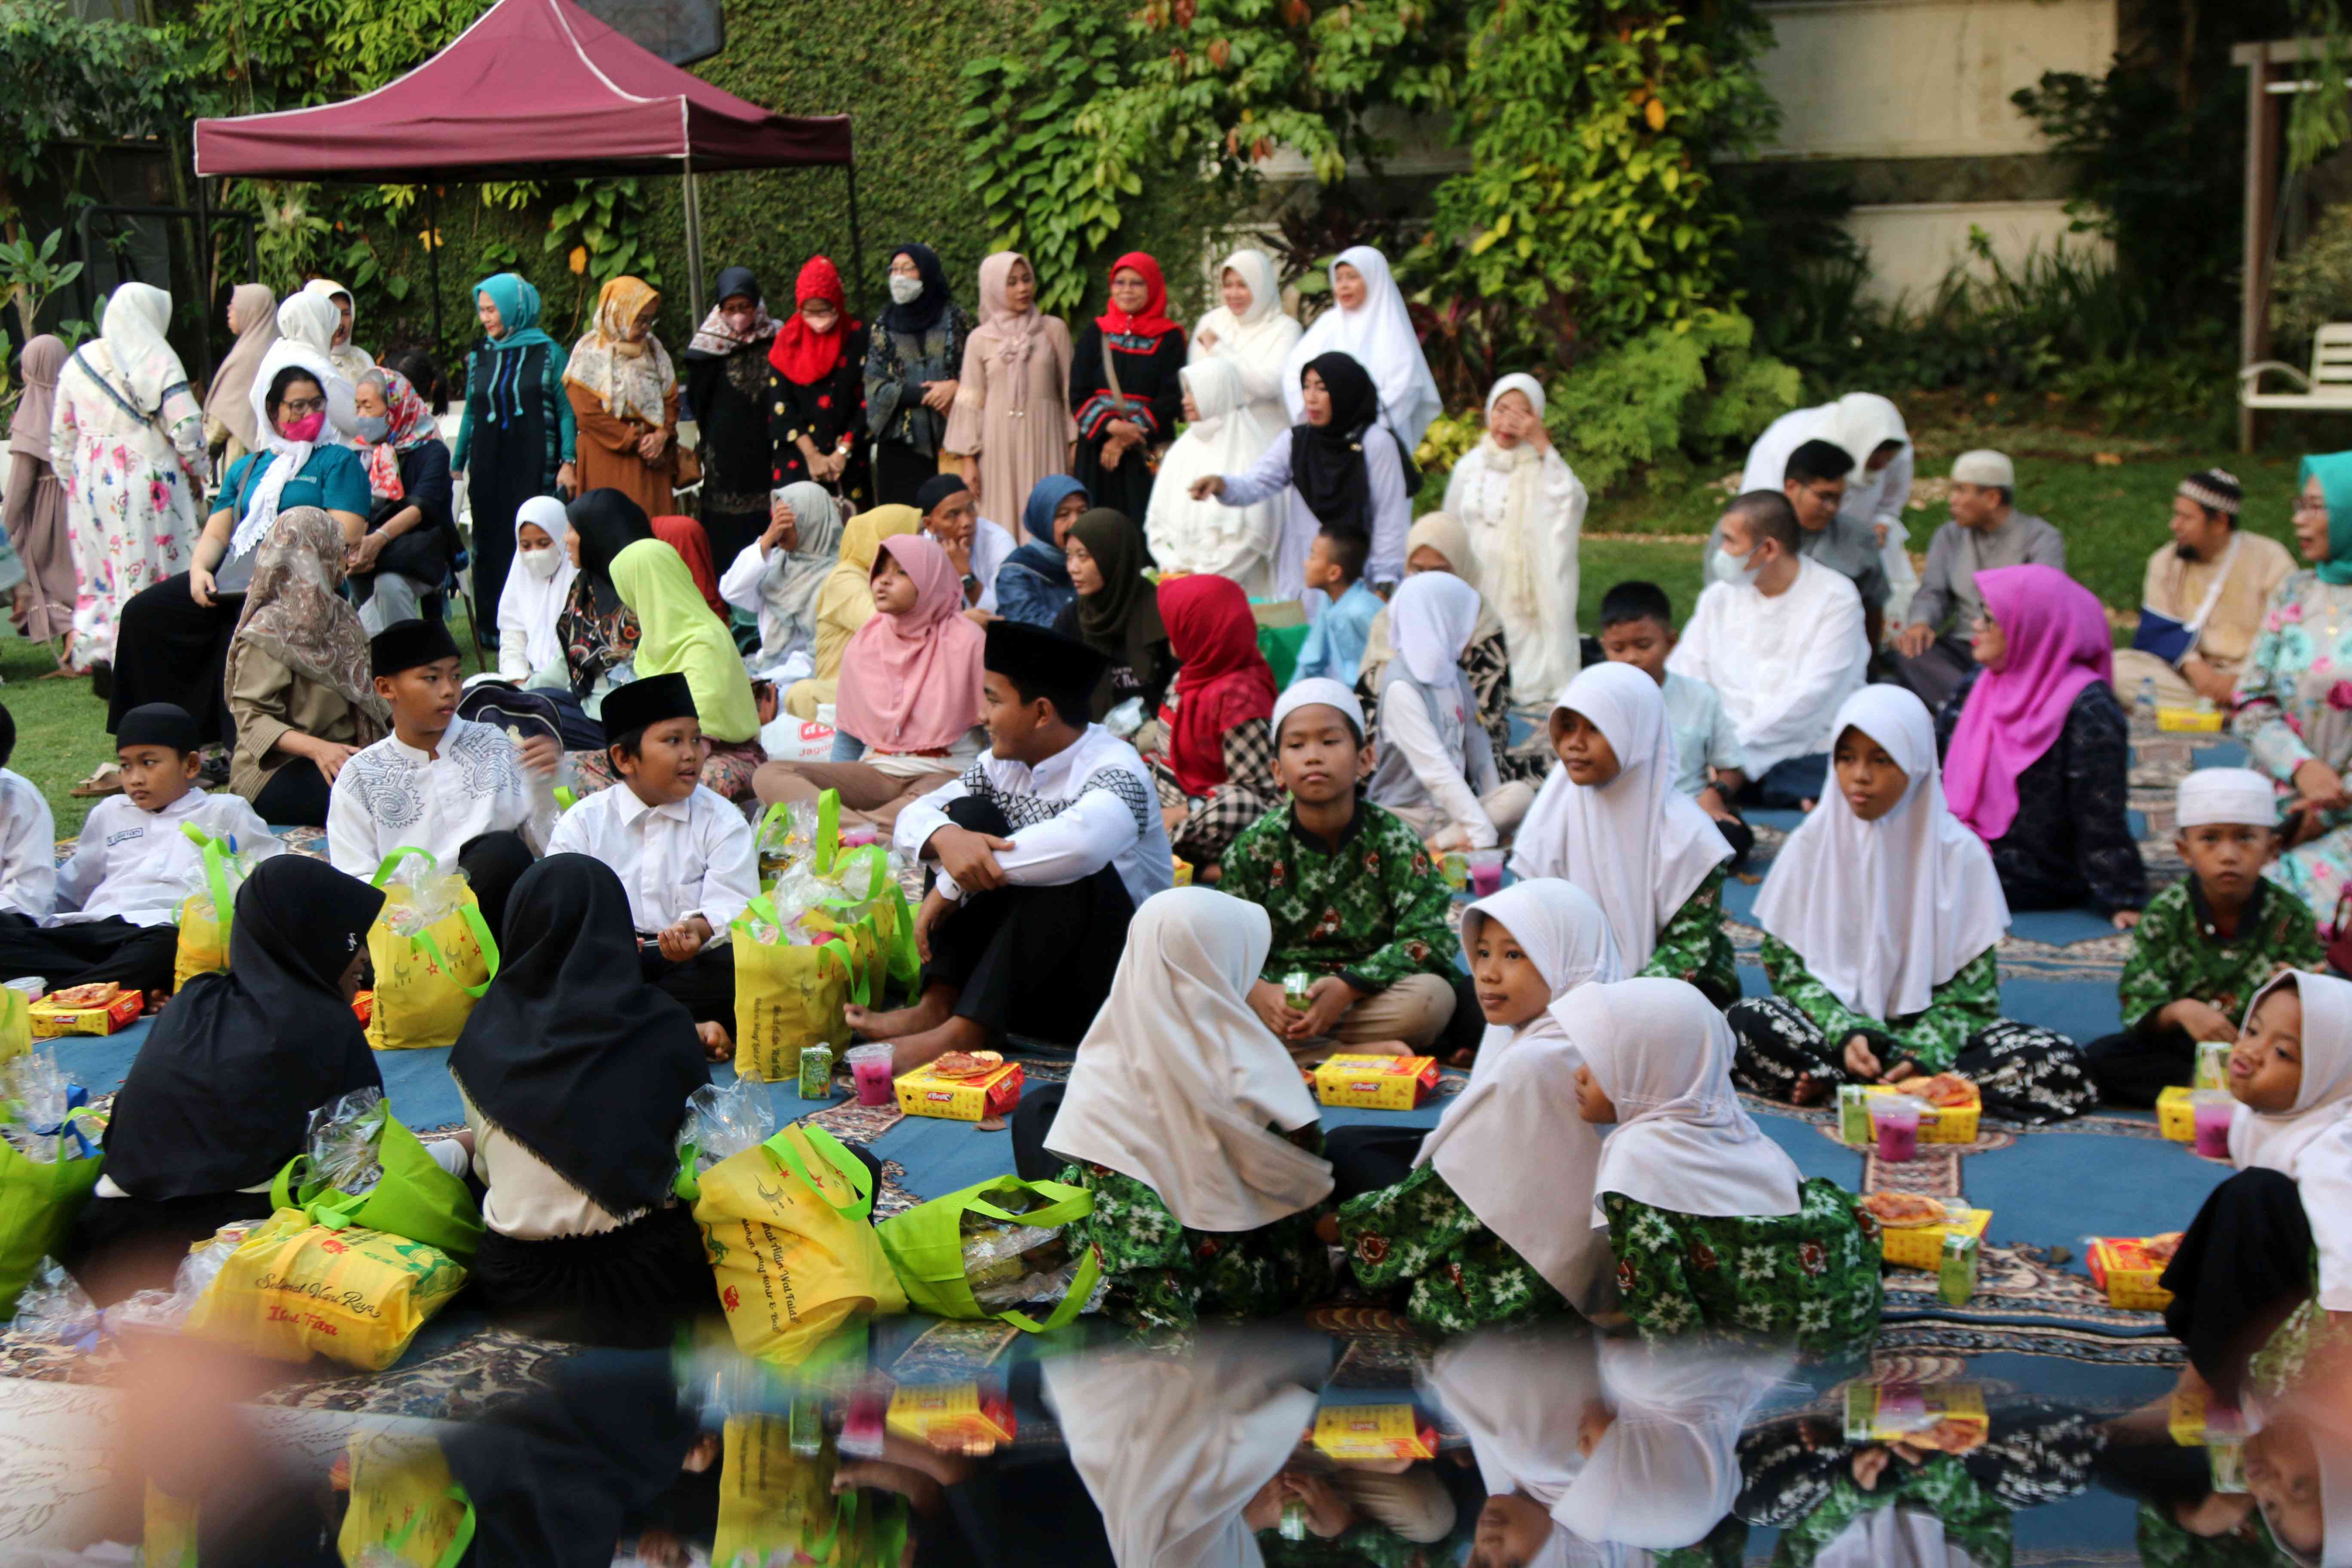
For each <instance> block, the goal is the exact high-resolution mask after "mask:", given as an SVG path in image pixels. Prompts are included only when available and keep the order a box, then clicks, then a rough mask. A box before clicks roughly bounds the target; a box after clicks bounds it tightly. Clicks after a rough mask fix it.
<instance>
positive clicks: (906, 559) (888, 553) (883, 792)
mask: <svg viewBox="0 0 2352 1568" xmlns="http://www.w3.org/2000/svg"><path fill="white" fill-rule="evenodd" d="M873 585H874V608H875V611H876V614H875V616H874V617H873V619H871V620H869V621H867V622H866V624H865V625H864V626H860V627H858V629H857V632H856V635H855V636H854V637H851V638H850V639H849V646H848V647H845V648H844V649H843V650H842V655H841V686H840V690H839V693H838V695H837V696H836V697H835V700H834V724H835V730H836V731H837V734H838V736H839V737H841V738H843V739H848V740H853V741H855V742H856V744H858V745H861V746H863V747H864V748H865V757H864V759H863V760H862V761H857V762H826V763H768V764H766V765H765V766H763V767H762V768H761V769H760V771H759V772H758V773H755V774H753V775H752V779H751V787H752V789H753V790H755V791H756V792H758V794H759V796H760V798H761V801H763V802H766V803H768V804H770V805H773V804H774V803H775V802H777V801H780V800H809V801H813V800H814V799H816V797H817V796H818V795H821V794H823V793H824V791H826V790H829V789H831V790H838V791H840V792H841V805H842V812H841V819H842V820H843V821H844V822H845V823H846V822H864V823H871V824H873V825H874V826H877V827H880V828H881V829H883V830H884V831H885V832H887V831H888V830H889V828H890V826H891V825H892V824H893V823H895V822H897V821H898V811H899V808H900V807H902V806H904V805H906V804H907V803H908V801H910V800H914V799H917V798H918V797H919V796H921V795H928V794H929V793H930V792H931V791H932V790H935V789H937V788H938V787H939V786H940V785H941V784H946V783H947V782H948V781H949V780H950V779H952V778H954V777H956V776H957V775H958V774H960V773H962V772H963V771H964V770H965V769H966V768H968V767H970V766H971V763H973V762H974V761H976V760H977V759H978V758H979V755H980V746H981V734H980V731H977V730H976V729H975V728H974V726H975V725H977V724H978V723H979V722H980V720H981V699H980V683H981V655H982V649H983V648H984V647H985V643H986V639H985V638H984V637H982V635H981V630H980V628H979V627H978V626H974V625H973V624H972V623H971V622H970V621H968V620H966V619H964V617H963V615H962V613H961V612H962V610H963V584H962V580H961V576H960V575H959V574H958V573H957V571H956V569H955V565H954V563H952V562H950V560H949V559H948V552H946V551H945V550H943V549H941V548H940V545H939V543H938V542H936V541H934V540H933V539H932V538H931V537H930V536H929V535H928V534H921V533H908V534H901V535H899V536H898V537H896V538H892V539H886V540H884V541H883V542H882V544H881V547H880V549H879V550H878V551H877V552H876V554H875V558H874V574H873ZM845 754H849V755H855V752H846V753H845V751H844V750H843V749H842V748H841V747H840V746H839V745H838V743H836V747H835V752H834V755H835V756H836V757H838V756H843V755H845Z"/></svg>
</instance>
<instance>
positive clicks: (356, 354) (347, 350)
mask: <svg viewBox="0 0 2352 1568" xmlns="http://www.w3.org/2000/svg"><path fill="white" fill-rule="evenodd" d="M302 292H304V293H305V294H310V295H315V296H316V297H318V298H319V299H321V300H325V301H326V302H327V305H328V307H329V308H330V309H331V310H333V311H334V312H335V330H334V331H333V332H331V333H330V334H329V336H328V339H327V344H328V347H327V357H328V358H329V359H331V360H332V361H334V363H335V368H336V369H337V370H339V371H341V372H342V373H343V374H344V375H345V376H347V377H349V378H350V379H351V381H352V384H354V385H356V384H358V382H359V379H360V376H361V375H362V374H363V373H365V372H367V371H370V370H373V369H374V368H375V360H374V357H373V355H371V354H370V353H368V352H367V350H365V349H363V348H362V347H360V345H359V341H358V337H357V332H358V328H359V312H358V311H357V310H356V309H354V307H353V305H352V291H351V290H350V289H346V288H344V287H343V286H342V285H341V284H340V283H338V282H336V281H335V280H334V279H331V278H313V279H310V281H309V282H308V283H305V284H303V285H302ZM346 310H349V311H351V312H352V313H351V316H350V318H349V321H348V322H347V321H346V320H345V317H344V312H345V311H346Z"/></svg>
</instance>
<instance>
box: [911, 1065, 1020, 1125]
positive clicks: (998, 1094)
mask: <svg viewBox="0 0 2352 1568" xmlns="http://www.w3.org/2000/svg"><path fill="white" fill-rule="evenodd" d="M1021 1077H1022V1074H1021V1064H1020V1063H1019V1062H1000V1063H998V1064H997V1065H996V1066H994V1067H992V1068H989V1069H988V1070H987V1071H986V1072H984V1073H981V1074H978V1075H976V1076H974V1077H971V1078H941V1077H940V1075H939V1074H937V1073H935V1072H933V1071H932V1070H931V1069H930V1068H927V1067H922V1068H916V1069H915V1070H914V1071H913V1072H910V1073H906V1074H903V1075H901V1076H900V1077H899V1078H898V1084H897V1087H898V1109H899V1110H902V1111H904V1112H906V1113H907V1114H908V1115H909V1116H940V1117H945V1118H946V1119H947V1120H948V1121H980V1120H981V1119H982V1118H983V1117H989V1116H1009V1115H1011V1114H1012V1113H1013V1107H1014V1106H1016V1105H1018V1104H1020V1103H1021Z"/></svg>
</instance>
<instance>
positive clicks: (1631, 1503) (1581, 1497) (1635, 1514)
mask: <svg viewBox="0 0 2352 1568" xmlns="http://www.w3.org/2000/svg"><path fill="white" fill-rule="evenodd" d="M1792 1360H1793V1358H1791V1357H1789V1356H1785V1355H1779V1356H1775V1355H1754V1354H1740V1353H1738V1352H1724V1351H1714V1352H1709V1351H1705V1350H1700V1349H1698V1348H1696V1347H1695V1346H1690V1345H1675V1344H1663V1345H1654V1346H1653V1345H1646V1344H1643V1343H1642V1342H1639V1341H1636V1340H1609V1341H1604V1342H1602V1343H1601V1352H1600V1371H1601V1398H1602V1399H1603V1400H1604V1401H1606V1402H1607V1404H1608V1405H1609V1407H1610V1409H1611V1411H1612V1415H1613V1416H1614V1419H1613V1420H1612V1422H1611V1424H1610V1426H1609V1430H1608V1431H1607V1432H1605V1433H1603V1434H1602V1435H1601V1440H1600V1441H1599V1442H1598V1443H1596V1444H1594V1445H1593V1447H1592V1453H1591V1457H1590V1458H1587V1459H1586V1460H1585V1461H1584V1468H1583V1469H1582V1471H1581V1472H1580V1474H1579V1475H1578V1476H1577V1478H1576V1482H1575V1484H1574V1485H1573V1486H1571V1487H1570V1489H1569V1491H1568V1495H1567V1496H1566V1497H1565V1498H1563V1499H1561V1500H1560V1502H1559V1506H1558V1507H1556V1508H1554V1509H1553V1510H1552V1518H1554V1519H1555V1520H1558V1521H1559V1522H1560V1523H1561V1524H1563V1525H1565V1526H1567V1527H1568V1529H1569V1530H1570V1531H1573V1532H1575V1533H1576V1534H1578V1535H1580V1536H1582V1537H1584V1538H1585V1539H1587V1540H1591V1541H1603V1542H1610V1543H1611V1544H1612V1545H1617V1546H1631V1547H1636V1548H1641V1549H1643V1550H1647V1551H1652V1552H1672V1551H1675V1550H1678V1549H1680V1548H1682V1547H1685V1546H1690V1545H1694V1544H1696V1542H1700V1541H1702V1540H1704V1539H1706V1534H1707V1532H1708V1531H1711V1530H1713V1529H1714V1528H1715V1527H1716V1526H1717V1525H1718V1524H1720V1523H1722V1522H1723V1520H1724V1516H1725V1515H1727V1514H1728V1513H1729V1512H1730V1511H1731V1505H1732V1503H1733V1501H1734V1500H1737V1499H1738V1496H1739V1481H1740V1476H1739V1454H1738V1446H1739V1433H1740V1428H1741V1427H1742V1426H1746V1425H1747V1422H1748V1416H1749V1415H1751V1414H1752V1413H1753V1412H1754V1410H1755V1408H1756V1406H1757V1405H1758V1404H1759V1403H1760V1402H1761V1401H1762V1400H1763V1398H1764V1396H1765V1395H1766V1394H1769V1393H1771V1392H1772V1390H1773V1389H1774V1388H1775V1387H1776V1386H1778V1385H1779V1384H1780V1381H1781V1379H1782V1378H1783V1377H1784V1376H1785V1375H1786V1374H1787V1373H1788V1370H1789V1367H1790V1364H1791V1362H1792Z"/></svg>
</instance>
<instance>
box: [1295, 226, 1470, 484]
mask: <svg viewBox="0 0 2352 1568" xmlns="http://www.w3.org/2000/svg"><path fill="white" fill-rule="evenodd" d="M1342 262H1345V263H1346V264H1347V265H1349V267H1352V268H1355V269H1356V270H1357V271H1358V272H1360V273H1361V274H1362V275H1363V279H1364V302H1363V304H1362V305H1361V306H1360V307H1358V308H1357V309H1355V310H1343V309H1341V308H1340V306H1339V303H1338V302H1337V299H1338V287H1337V283H1336V281H1335V283H1334V286H1333V303H1332V305H1331V307H1330V308H1329V309H1328V310H1325V311H1324V312H1323V313H1322V314H1321V315H1319V316H1318V317H1316V318H1315V321H1314V322H1313V324H1312V325H1310V326H1308V328H1307V331H1306V332H1305V333H1304V334H1302V335H1301V336H1300V338H1299V340H1298V342H1297V345H1296V346H1295V347H1293V348H1292V349H1291V351H1290V363H1287V364H1286V365H1284V366H1283V369H1282V401H1283V406H1284V407H1286V408H1287V409H1288V410H1289V411H1290V422H1291V423H1292V424H1293V425H1299V424H1304V423H1305V422H1306V419H1307V404H1306V402H1305V399H1304V395H1303V394H1301V393H1300V391H1299V388H1298V377H1299V373H1300V372H1302V371H1304V370H1305V369H1306V368H1307V361H1309V360H1311V359H1314V358H1315V357H1316V356H1318V354H1327V353H1345V354H1351V355H1353V356H1354V357H1355V361H1356V363H1358V364H1360V365H1362V366H1363V367H1364V369H1365V370H1366V371H1367V372H1368V373H1369V374H1370V376H1371V378H1372V386H1373V388H1374V390H1376V391H1377V392H1379V394H1380V397H1381V414H1382V416H1384V419H1385V422H1386V423H1387V425H1388V426H1389V428H1390V429H1391V430H1394V431H1395V432H1396V433H1397V434H1398V435H1399V436H1401V437H1403V438H1404V447H1405V450H1406V451H1408V452H1410V451H1412V449H1413V448H1414V447H1418V446H1420V445H1421V437H1422V434H1423V432H1424V431H1426V430H1427V429H1428V428H1429V424H1430V421H1431V420H1433V419H1435V418H1436V417H1437V416H1438V415H1440V414H1441V413H1443V412H1444V406H1445V405H1444V399H1442V398H1440V397H1439V396H1438V394H1437V378H1436V377H1435V376H1433V375H1432V374H1430V373H1429V361H1428V360H1427V359H1426V358H1424V357H1423V354H1422V352H1421V335H1420V334H1419V333H1417V332H1415V331H1413V330H1412V312H1411V311H1409V310H1406V309H1405V303H1404V295H1403V294H1402V293H1401V292H1400V291H1399V290H1398V289H1397V286H1396V279H1394V278H1392V277H1391V276H1390V274H1389V261H1388V258H1387V257H1385V256H1382V255H1381V253H1380V252H1379V251H1377V250H1374V249H1373V248H1372V247H1370V246H1369V245H1353V246H1349V247H1348V248H1347V249H1345V250H1343V251H1341V252H1340V253H1339V255H1338V256H1337V257H1334V258H1332V261H1331V275H1332V277H1333V279H1335V280H1336V279H1337V278H1338V276H1339V265H1340V263H1342Z"/></svg>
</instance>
